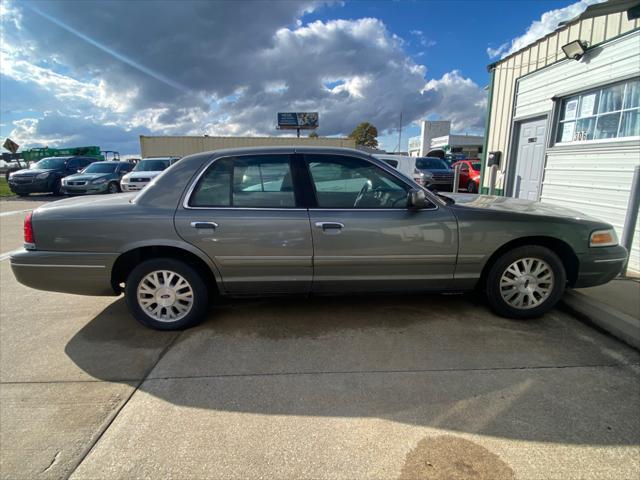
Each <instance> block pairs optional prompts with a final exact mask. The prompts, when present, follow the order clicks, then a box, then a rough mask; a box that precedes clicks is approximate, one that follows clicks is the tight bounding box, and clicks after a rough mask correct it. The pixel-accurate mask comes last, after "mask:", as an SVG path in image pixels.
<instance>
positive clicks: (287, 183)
mask: <svg viewBox="0 0 640 480" xmlns="http://www.w3.org/2000/svg"><path fill="white" fill-rule="evenodd" d="M24 234H25V249H24V250H21V251H19V252H14V253H12V255H11V257H10V259H11V260H10V261H11V268H12V270H13V273H14V275H15V276H16V278H17V280H18V281H19V282H20V283H22V284H24V285H27V286H29V287H32V288H38V289H42V290H52V291H58V292H67V293H74V294H81V295H118V294H120V293H121V292H124V294H125V300H126V303H127V305H128V308H129V310H130V312H131V313H132V314H133V316H134V317H136V318H137V319H138V320H139V321H140V322H142V323H143V324H145V325H148V326H150V327H153V328H157V329H161V330H172V329H179V328H185V327H189V326H192V325H195V324H196V323H198V322H199V321H201V320H202V319H203V317H204V316H205V314H206V312H207V309H208V304H209V299H210V298H211V297H212V296H217V295H238V296H242V295H271V294H301V295H308V294H311V293H312V294H318V295H321V294H331V293H339V294H344V293H347V292H375V293H378V292H419V291H465V290H472V289H474V288H480V289H481V290H482V291H484V293H485V294H486V297H487V299H488V302H489V305H490V306H491V307H492V308H493V309H494V310H495V311H496V312H497V313H499V314H500V315H504V316H507V317H513V318H532V317H537V316H539V315H542V314H543V313H545V312H547V311H548V310H549V309H550V308H552V307H553V306H554V305H555V304H556V302H558V300H559V299H560V297H561V296H562V294H563V292H564V289H565V287H566V286H570V287H572V288H576V287H590V286H594V285H600V284H602V283H605V282H608V281H609V280H611V279H612V278H614V277H615V276H616V275H617V274H618V273H619V272H620V270H621V268H622V266H623V264H624V263H625V261H626V258H627V251H626V249H625V248H624V247H622V246H620V245H618V241H617V238H616V234H615V232H614V230H613V227H612V226H611V225H610V224H608V223H606V222H602V221H599V220H595V219H591V218H588V217H586V216H584V215H582V214H580V213H578V212H575V211H572V210H566V209H563V208H560V207H557V206H554V205H547V204H544V203H537V202H532V201H527V200H520V199H513V198H506V197H488V196H482V195H468V194H449V195H448V196H445V195H442V194H440V195H436V194H434V193H432V192H430V191H428V190H426V189H424V188H421V187H419V186H418V185H416V184H415V183H414V182H412V181H411V180H410V179H408V178H406V177H405V176H404V175H402V174H400V173H399V172H398V171H397V170H396V169H394V168H393V167H391V166H390V165H388V164H386V163H385V162H383V161H381V160H378V159H376V158H374V157H372V156H370V155H368V154H366V153H364V152H360V151H357V150H351V149H339V148H334V149H332V148H321V147H272V148H268V147H264V148H245V149H232V150H219V151H216V152H208V153H201V154H196V155H190V156H188V157H186V158H184V159H182V160H181V161H180V162H178V163H176V164H174V165H173V166H171V167H170V168H168V169H167V170H165V171H164V172H163V173H162V174H161V175H160V176H158V177H157V178H156V179H155V180H154V182H153V183H151V184H150V185H149V186H148V188H146V189H145V190H143V191H142V192H140V193H138V194H129V195H127V194H122V195H112V196H108V197H106V198H103V199H101V201H100V202H96V201H95V200H94V199H90V198H86V197H84V198H83V197H79V198H69V199H66V200H61V201H59V202H55V203H49V204H47V205H44V206H41V207H39V208H38V209H36V210H35V211H33V213H32V214H31V213H29V214H27V217H26V219H25V225H24ZM425 301H427V300H425ZM425 308H426V311H428V306H425Z"/></svg>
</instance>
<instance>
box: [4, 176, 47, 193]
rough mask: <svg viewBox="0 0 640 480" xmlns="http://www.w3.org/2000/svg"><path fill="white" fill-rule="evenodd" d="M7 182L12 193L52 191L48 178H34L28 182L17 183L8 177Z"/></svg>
mask: <svg viewBox="0 0 640 480" xmlns="http://www.w3.org/2000/svg"><path fill="white" fill-rule="evenodd" d="M8 183H9V188H10V189H11V191H12V192H13V193H42V192H52V191H53V182H52V181H50V180H49V179H48V178H45V179H44V180H35V181H33V182H30V183H17V182H16V181H15V180H13V179H9V182H8Z"/></svg>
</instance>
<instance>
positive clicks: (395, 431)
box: [0, 202, 640, 479]
mask: <svg viewBox="0 0 640 480" xmlns="http://www.w3.org/2000/svg"><path fill="white" fill-rule="evenodd" d="M0 203H2V202H0ZM2 207H3V209H4V207H5V206H4V205H2ZM2 211H4V210H2ZM14 217H15V218H19V222H15V223H12V222H13V218H14ZM21 222H22V216H21V215H17V216H7V217H0V227H1V228H0V230H2V234H1V235H2V237H1V238H2V242H3V248H4V246H5V245H6V246H7V247H8V248H15V247H12V246H11V245H13V243H16V242H18V244H19V243H20V242H21V240H20V235H21V232H20V229H21V225H22V223H21ZM16 239H17V240H16ZM12 242H13V243H12ZM3 251H4V250H3ZM639 365H640V354H638V352H637V351H635V350H632V349H631V348H629V347H627V346H625V345H624V344H622V343H620V342H618V341H617V340H615V339H613V338H611V337H609V336H606V335H604V334H602V333H600V332H598V331H596V330H593V329H592V328H590V327H588V326H587V325H585V324H583V323H581V322H579V321H577V320H576V319H574V318H572V317H571V316H569V315H567V314H565V313H563V312H560V311H554V312H552V313H550V314H548V315H546V316H545V317H543V318H541V319H539V320H535V321H530V322H518V321H511V320H505V319H502V318H499V317H496V316H494V315H493V314H491V313H490V312H489V311H488V310H487V309H486V308H485V307H484V306H483V305H482V303H480V302H479V301H478V300H477V299H475V298H474V297H473V296H466V295H465V296H423V297H420V296H409V297H401V296H389V297H369V298H367V297H345V298H332V299H326V298H320V299H311V300H305V299H291V300H283V299H268V300H246V301H233V302H223V303H221V304H218V305H216V306H215V307H214V308H212V311H211V315H210V317H209V319H208V320H207V321H206V322H205V323H204V324H203V325H201V326H199V327H197V328H195V329H191V330H188V331H185V332H182V333H167V332H155V331H152V330H148V329H145V328H143V327H141V326H138V324H137V323H135V322H134V321H133V319H132V318H131V317H129V315H128V314H127V312H126V309H125V306H124V302H123V300H122V299H118V298H89V297H79V296H72V295H62V294H55V293H48V292H38V291H34V290H30V289H27V288H26V287H22V286H21V285H19V284H17V283H16V282H15V279H14V278H13V276H12V274H11V272H10V268H9V263H8V261H4V262H0V381H1V382H2V383H1V385H0V402H1V404H0V405H1V407H2V408H0V445H1V446H2V448H1V449H0V477H2V478H7V479H14V478H17V479H20V478H25V479H27V478H28V479H32V478H68V477H71V478H74V479H75V478H78V479H102V478H122V479H128V478H179V479H184V478H233V479H236V478H243V479H250V478H296V479H297V478H349V479H354V478H372V479H373V478H375V479H380V478H391V479H396V478H401V479H409V478H411V479H413V478H425V479H426V478H429V479H434V478H435V479H440V478H442V479H444V478H447V479H449V478H453V479H456V478H475V479H499V478H506V479H510V478H517V479H531V478H545V479H546V478H558V479H560V478H562V479H567V478H594V479H595V478H598V479H602V478H611V479H627V478H637V477H638V475H639V474H640V419H639V418H638V415H637V412H638V411H640V366H639Z"/></svg>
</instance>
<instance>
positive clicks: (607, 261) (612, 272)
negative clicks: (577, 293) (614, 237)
mask: <svg viewBox="0 0 640 480" xmlns="http://www.w3.org/2000/svg"><path fill="white" fill-rule="evenodd" d="M628 255H629V252H627V249H626V248H624V247H623V246H621V245H616V246H615V247H599V248H590V249H589V252H588V253H585V254H582V255H578V261H579V265H580V266H579V268H578V277H577V279H576V282H575V285H572V287H574V288H585V287H595V286H597V285H602V284H605V283H607V282H609V281H611V280H613V279H614V278H616V277H617V276H618V275H619V274H620V273H621V272H622V267H623V266H624V264H625V263H626V261H627V257H628Z"/></svg>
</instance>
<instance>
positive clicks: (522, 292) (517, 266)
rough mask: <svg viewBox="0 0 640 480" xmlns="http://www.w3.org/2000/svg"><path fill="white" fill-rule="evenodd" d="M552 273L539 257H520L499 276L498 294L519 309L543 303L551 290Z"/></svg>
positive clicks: (552, 283) (552, 282)
mask: <svg viewBox="0 0 640 480" xmlns="http://www.w3.org/2000/svg"><path fill="white" fill-rule="evenodd" d="M553 285H554V274H553V270H552V269H551V267H550V266H549V264H548V263H547V262H545V261H544V260H541V259H539V258H531V257H526V258H520V259H518V260H516V261H515V262H513V263H512V264H511V265H509V266H508V267H507V268H506V269H505V271H504V272H503V273H502V276H501V277H500V295H501V296H502V299H503V300H504V301H505V302H506V303H507V304H508V305H510V306H511V307H513V308H517V309H519V310H526V309H530V308H534V307H537V306H539V305H540V304H541V303H543V302H544V301H545V300H546V299H547V298H548V297H549V295H551V292H552V291H553Z"/></svg>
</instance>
